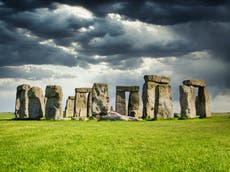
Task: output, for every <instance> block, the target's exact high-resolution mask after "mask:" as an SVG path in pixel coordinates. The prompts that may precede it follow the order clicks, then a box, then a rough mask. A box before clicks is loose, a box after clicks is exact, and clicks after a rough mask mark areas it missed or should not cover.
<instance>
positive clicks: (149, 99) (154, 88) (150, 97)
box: [142, 75, 174, 119]
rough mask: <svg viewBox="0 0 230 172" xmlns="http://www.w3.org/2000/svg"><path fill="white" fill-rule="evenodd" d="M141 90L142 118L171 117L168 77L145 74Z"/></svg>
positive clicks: (171, 103)
mask: <svg viewBox="0 0 230 172" xmlns="http://www.w3.org/2000/svg"><path fill="white" fill-rule="evenodd" d="M144 80H145V83H144V85H143V90H142V101H143V118H155V119H158V118H173V117H174V116H173V102H172V89H171V86H170V85H169V83H170V78H168V77H165V76H157V75H145V76H144Z"/></svg>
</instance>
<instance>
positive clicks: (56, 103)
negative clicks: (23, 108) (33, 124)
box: [45, 85, 63, 119]
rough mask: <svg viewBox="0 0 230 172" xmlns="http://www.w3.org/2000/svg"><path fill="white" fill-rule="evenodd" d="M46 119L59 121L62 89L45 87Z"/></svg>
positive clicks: (55, 86) (54, 86)
mask: <svg viewBox="0 0 230 172" xmlns="http://www.w3.org/2000/svg"><path fill="white" fill-rule="evenodd" d="M45 96H46V98H47V101H46V109H45V110H46V119H60V118H61V117H62V97H63V94H62V88H61V86H58V85H48V86H46V94H45Z"/></svg>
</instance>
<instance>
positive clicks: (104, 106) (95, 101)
mask: <svg viewBox="0 0 230 172" xmlns="http://www.w3.org/2000/svg"><path fill="white" fill-rule="evenodd" d="M109 107H110V105H109V91H108V85H107V84H102V83H94V84H93V90H92V114H93V115H94V116H95V115H107V114H108V112H109Z"/></svg>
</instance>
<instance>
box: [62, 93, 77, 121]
mask: <svg viewBox="0 0 230 172" xmlns="http://www.w3.org/2000/svg"><path fill="white" fill-rule="evenodd" d="M74 99H75V97H74V96H69V97H68V98H67V100H66V106H65V111H64V117H65V118H66V117H67V118H68V117H73V116H74Z"/></svg>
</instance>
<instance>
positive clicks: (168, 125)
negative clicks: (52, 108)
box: [0, 113, 230, 172]
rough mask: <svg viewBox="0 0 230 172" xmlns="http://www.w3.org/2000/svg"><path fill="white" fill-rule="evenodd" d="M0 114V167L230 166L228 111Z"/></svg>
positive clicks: (180, 168) (137, 168) (186, 168)
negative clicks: (153, 117) (183, 115)
mask: <svg viewBox="0 0 230 172" xmlns="http://www.w3.org/2000/svg"><path fill="white" fill-rule="evenodd" d="M10 118H13V115H12V114H6V113H1V114H0V171H191V172H193V171H202V172H203V171H208V172H209V171H226V172H229V171H230V115H229V114H226V115H222V116H213V117H212V118H209V119H192V120H159V121H142V122H110V121H100V122H97V121H88V122H82V121H15V120H10Z"/></svg>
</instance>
